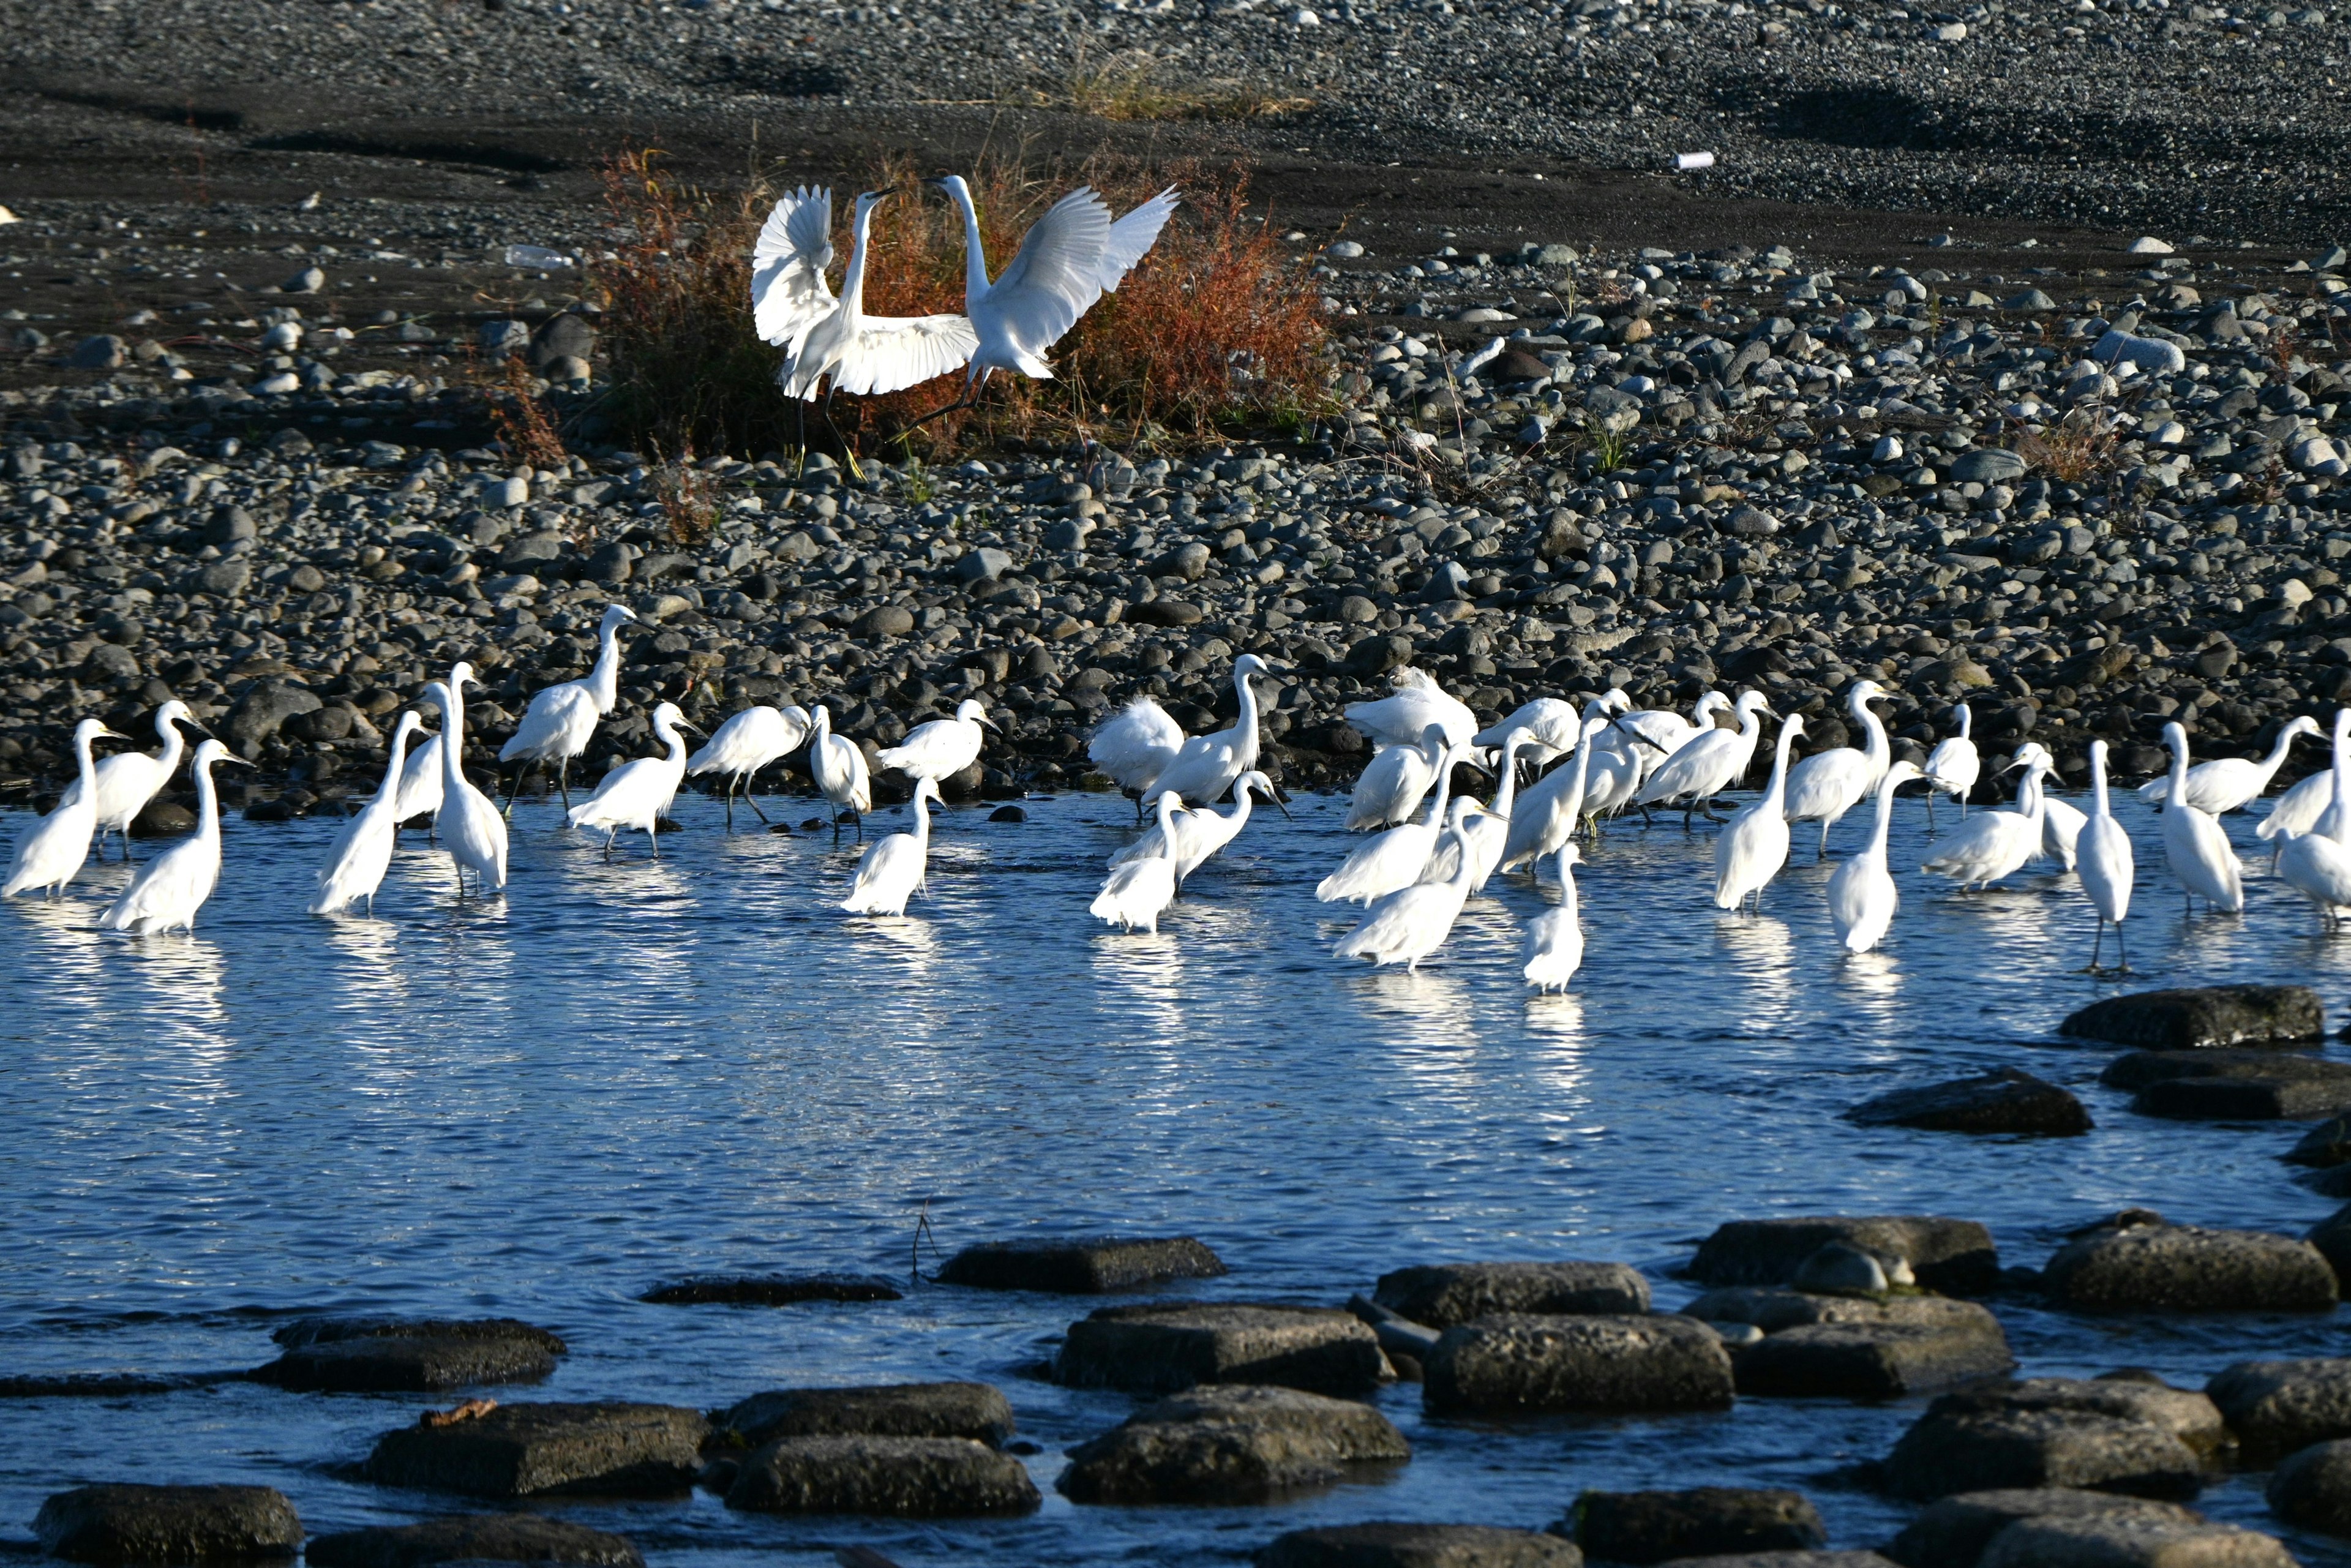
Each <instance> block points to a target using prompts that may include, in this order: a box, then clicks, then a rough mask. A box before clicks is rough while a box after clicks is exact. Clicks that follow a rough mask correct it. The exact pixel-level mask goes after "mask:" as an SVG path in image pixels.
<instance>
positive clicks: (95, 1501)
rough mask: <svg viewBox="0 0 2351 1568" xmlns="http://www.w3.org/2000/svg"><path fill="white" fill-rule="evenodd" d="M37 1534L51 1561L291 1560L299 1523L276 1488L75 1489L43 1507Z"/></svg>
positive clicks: (35, 1527)
mask: <svg viewBox="0 0 2351 1568" xmlns="http://www.w3.org/2000/svg"><path fill="white" fill-rule="evenodd" d="M33 1533H34V1534H35V1535H37V1536H38V1537H39V1538H40V1542H41V1545H42V1546H43V1548H44V1549H46V1550H47V1552H49V1554H50V1555H51V1556H53V1557H63V1558H67V1559H68V1560H70V1561H72V1562H76V1563H103V1564H109V1565H112V1564H124V1565H130V1564H143V1563H154V1564H159V1565H160V1564H177V1563H241V1562H255V1561H259V1560H266V1559H269V1558H290V1557H292V1556H293V1555H294V1553H295V1552H298V1551H299V1550H301V1546H302V1521H301V1518H300V1516H299V1515H298V1514H297V1513H296V1512H295V1511H294V1505H293V1503H292V1502H291V1501H289V1500H287V1496H286V1494H285V1493H284V1492H281V1491H279V1490H277V1489H276V1488H275V1487H239V1486H187V1487H180V1486H137V1485H131V1484H120V1485H111V1486H92V1487H77V1488H75V1489H74V1490H71V1491H62V1492H58V1493H57V1494H55V1495H54V1496H52V1497H50V1498H49V1499H48V1500H47V1501H45V1502H43V1503H42V1504H41V1511H40V1512H39V1513H38V1514H37V1515H36V1516H35V1517H34V1520H33Z"/></svg>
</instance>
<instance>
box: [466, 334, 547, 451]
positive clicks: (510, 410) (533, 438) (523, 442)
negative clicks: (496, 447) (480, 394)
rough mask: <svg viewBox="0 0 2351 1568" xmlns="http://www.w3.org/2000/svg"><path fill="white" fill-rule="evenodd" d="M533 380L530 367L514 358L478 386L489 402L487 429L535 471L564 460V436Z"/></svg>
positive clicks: (525, 362) (509, 359)
mask: <svg viewBox="0 0 2351 1568" xmlns="http://www.w3.org/2000/svg"><path fill="white" fill-rule="evenodd" d="M536 379H537V378H535V377H534V376H533V375H532V374H531V371H530V365H529V363H528V361H525V360H524V359H523V358H522V356H521V355H519V354H517V355H512V356H509V357H508V358H507V360H506V361H505V362H504V363H502V364H501V365H499V367H498V369H497V371H496V372H495V373H494V374H490V375H486V376H484V377H481V378H480V379H479V384H480V385H481V386H482V388H483V391H484V393H485V395H486V397H487V399H488V401H489V413H490V428H491V429H493V430H495V431H496V432H497V434H498V440H499V441H500V442H501V443H503V444H505V446H506V449H507V451H508V452H510V453H512V454H513V455H515V456H516V457H517V458H519V459H520V460H521V461H523V462H525V463H528V464H529V465H531V466H532V467H534V468H552V467H554V466H555V465H557V464H559V463H561V462H562V461H563V460H564V456H565V454H564V450H563V435H562V433H561V432H560V431H559V430H558V429H557V428H556V423H555V416H554V415H553V414H551V413H549V412H548V407H547V404H546V403H545V402H542V401H540V399H539V396H538V389H537V387H536V386H535V385H534V384H533V383H534V382H535V381H536Z"/></svg>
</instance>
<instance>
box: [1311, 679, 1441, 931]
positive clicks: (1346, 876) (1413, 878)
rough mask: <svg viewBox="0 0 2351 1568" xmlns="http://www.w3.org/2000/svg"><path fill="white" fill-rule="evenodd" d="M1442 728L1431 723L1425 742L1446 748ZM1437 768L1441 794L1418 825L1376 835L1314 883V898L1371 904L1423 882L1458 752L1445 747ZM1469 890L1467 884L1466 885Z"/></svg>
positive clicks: (1431, 802)
mask: <svg viewBox="0 0 2351 1568" xmlns="http://www.w3.org/2000/svg"><path fill="white" fill-rule="evenodd" d="M1443 740H1444V730H1443V729H1442V727H1439V726H1437V725H1434V724H1432V725H1430V726H1429V727H1428V733H1427V735H1426V736H1425V737H1423V741H1424V744H1427V745H1442V743H1443ZM1442 757H1443V760H1441V761H1440V762H1438V763H1437V790H1436V793H1435V794H1433V795H1431V796H1430V797H1429V801H1428V814H1427V815H1426V817H1425V818H1423V819H1422V820H1421V821H1417V822H1406V823H1405V824H1403V825H1402V826H1400V827H1395V828H1390V829H1389V830H1388V831H1386V832H1384V833H1378V834H1374V836H1373V838H1372V839H1371V841H1369V842H1368V843H1364V844H1360V845H1358V846H1357V847H1356V849H1355V852H1353V854H1351V855H1349V856H1348V857H1347V858H1346V859H1345V860H1344V861H1343V862H1341V863H1340V866H1339V869H1338V870H1337V871H1334V872H1332V873H1331V874H1330V875H1329V876H1326V877H1324V878H1323V879H1322V881H1321V882H1319V883H1315V884H1314V896H1315V897H1316V898H1318V899H1320V900H1322V902H1323V903H1325V904H1335V903H1338V902H1340V901H1342V900H1344V901H1346V902H1348V903H1351V904H1368V903H1369V902H1371V901H1372V900H1373V899H1374V898H1377V897H1379V896H1380V894H1384V893H1393V892H1395V890H1396V889H1397V888H1400V887H1406V886H1409V885H1411V884H1412V883H1416V882H1418V881H1419V880H1420V873H1421V868H1423V867H1424V866H1426V865H1427V864H1428V857H1429V856H1430V855H1432V854H1434V853H1435V852H1437V834H1438V833H1439V832H1441V831H1444V828H1445V821H1446V817H1445V812H1446V804H1447V800H1450V799H1451V795H1452V789H1453V767H1454V764H1455V763H1457V762H1458V761H1459V760H1460V757H1459V754H1458V753H1457V752H1455V751H1452V750H1450V749H1447V750H1446V751H1444V752H1443V753H1442ZM1462 886H1463V888H1464V889H1465V890H1466V889H1467V888H1468V883H1466V882H1465V883H1462Z"/></svg>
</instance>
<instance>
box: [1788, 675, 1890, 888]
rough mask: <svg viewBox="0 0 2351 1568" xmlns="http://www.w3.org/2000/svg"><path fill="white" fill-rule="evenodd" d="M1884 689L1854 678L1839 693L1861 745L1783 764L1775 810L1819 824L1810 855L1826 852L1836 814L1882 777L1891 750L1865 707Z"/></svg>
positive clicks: (1883, 729)
mask: <svg viewBox="0 0 2351 1568" xmlns="http://www.w3.org/2000/svg"><path fill="white" fill-rule="evenodd" d="M1884 695H1886V688H1885V687H1884V686H1881V685H1878V684H1877V683H1876V681H1855V682H1854V683H1853V689H1852V690H1851V691H1849V692H1847V693H1846V694H1845V706H1846V708H1847V709H1848V710H1849V711H1850V712H1851V713H1852V714H1853V716H1854V720H1855V722H1856V723H1857V724H1859V725H1860V726H1861V727H1862V733H1863V734H1864V735H1865V736H1866V737H1868V738H1867V745H1866V748H1865V749H1864V750H1858V751H1856V750H1855V749H1854V748H1853V747H1850V746H1836V747H1830V748H1829V749H1828V750H1826V751H1820V752H1815V753H1813V755H1812V756H1810V757H1807V758H1804V759H1803V760H1802V762H1799V763H1797V764H1796V765H1795V766H1794V767H1793V768H1790V769H1789V770H1788V796H1787V800H1786V802H1785V803H1784V804H1783V805H1782V807H1781V810H1782V812H1783V813H1784V814H1785V815H1786V817H1787V819H1788V821H1791V822H1811V821H1817V822H1819V823H1820V825H1821V841H1820V847H1819V848H1818V849H1817V850H1815V851H1814V852H1813V859H1814V860H1823V859H1826V858H1827V856H1828V852H1829V830H1830V829H1831V828H1834V827H1835V826H1836V824H1837V820H1838V819H1839V818H1841V817H1843V816H1844V814H1845V813H1846V812H1847V811H1850V810H1853V809H1854V807H1855V806H1857V805H1859V804H1860V803H1861V802H1862V801H1863V800H1865V799H1867V798H1868V795H1869V792H1870V791H1871V790H1872V789H1876V788H1877V781H1878V780H1879V779H1883V778H1885V777H1886V765H1887V764H1888V763H1889V762H1890V761H1892V759H1893V752H1892V750H1891V748H1890V747H1889V745H1888V743H1887V741H1886V724H1885V721H1884V720H1882V719H1880V718H1879V717H1878V716H1877V715H1876V713H1874V712H1872V711H1871V710H1870V706H1869V705H1870V702H1871V700H1872V699H1874V698H1876V697H1882V696H1884Z"/></svg>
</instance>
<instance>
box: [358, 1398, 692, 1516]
mask: <svg viewBox="0 0 2351 1568" xmlns="http://www.w3.org/2000/svg"><path fill="white" fill-rule="evenodd" d="M426 1419H427V1420H432V1419H434V1417H433V1416H427V1417H426ZM709 1433H710V1424H709V1422H708V1421H706V1420H705V1419H704V1418H703V1416H702V1413H701V1412H700V1411H698V1410H688V1409H684V1408H683V1407H681V1406H674V1405H630V1404H621V1403H611V1404H579V1405H568V1404H567V1405H556V1404H548V1405H501V1406H497V1407H496V1408H495V1409H493V1410H491V1411H490V1412H489V1413H488V1414H486V1415H483V1416H475V1417H472V1418H470V1419H463V1420H451V1421H445V1422H444V1423H443V1424H440V1425H434V1426H425V1425H423V1424H419V1425H417V1426H414V1427H401V1428H399V1429H398V1430H396V1431H392V1432H387V1433H385V1434H384V1435H383V1437H381V1438H380V1439H378V1441H377V1443H376V1446H375V1451H374V1452H373V1453H372V1454H371V1455H369V1456H368V1460H367V1464H366V1466H365V1472H366V1475H367V1479H370V1480H371V1481H374V1482H376V1483H377V1484H378V1485H380V1486H394V1487H414V1488H416V1489H418V1490H422V1491H445V1492H458V1493H462V1494H464V1495H465V1496H468V1497H491V1498H512V1497H541V1496H546V1495H549V1494H550V1493H561V1494H569V1495H575V1496H590V1497H668V1496H675V1495H679V1494H683V1493H684V1492H686V1491H688V1490H691V1489H692V1487H693V1484H694V1478H695V1472H696V1471H697V1470H698V1469H700V1468H701V1462H702V1461H701V1454H700V1449H701V1445H702V1440H703V1438H705V1437H707V1436H709Z"/></svg>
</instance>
